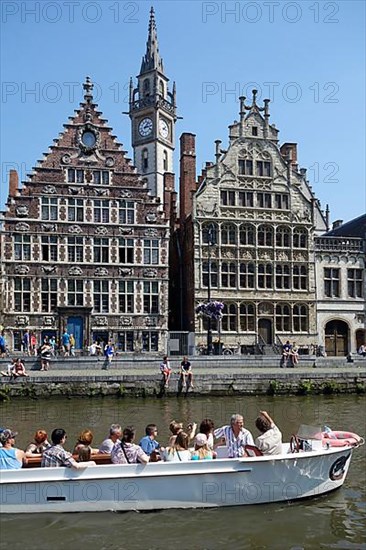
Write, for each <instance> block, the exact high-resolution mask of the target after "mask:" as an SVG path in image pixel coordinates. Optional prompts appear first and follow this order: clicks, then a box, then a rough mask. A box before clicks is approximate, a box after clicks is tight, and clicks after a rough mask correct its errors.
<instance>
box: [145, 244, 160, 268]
mask: <svg viewBox="0 0 366 550" xmlns="http://www.w3.org/2000/svg"><path fill="white" fill-rule="evenodd" d="M158 263H159V241H158V239H144V264H145V265H147V264H154V265H156V264H158Z"/></svg>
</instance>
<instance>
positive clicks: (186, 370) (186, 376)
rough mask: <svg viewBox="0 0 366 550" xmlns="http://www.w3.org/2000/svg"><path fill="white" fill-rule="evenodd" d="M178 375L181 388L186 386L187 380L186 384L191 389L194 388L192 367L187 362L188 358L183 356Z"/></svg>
mask: <svg viewBox="0 0 366 550" xmlns="http://www.w3.org/2000/svg"><path fill="white" fill-rule="evenodd" d="M180 375H181V377H182V382H183V387H185V386H186V384H187V380H188V384H189V386H190V387H191V388H194V386H193V373H192V365H191V363H190V362H189V361H188V357H186V356H184V357H183V361H182V362H181V364H180Z"/></svg>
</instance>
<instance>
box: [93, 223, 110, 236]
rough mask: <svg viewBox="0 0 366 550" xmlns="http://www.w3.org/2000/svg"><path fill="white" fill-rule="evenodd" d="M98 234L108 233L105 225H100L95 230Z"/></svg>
mask: <svg viewBox="0 0 366 550" xmlns="http://www.w3.org/2000/svg"><path fill="white" fill-rule="evenodd" d="M95 232H96V234H97V235H107V233H108V229H107V228H106V227H105V226H104V225H100V226H99V227H97V228H96V230H95Z"/></svg>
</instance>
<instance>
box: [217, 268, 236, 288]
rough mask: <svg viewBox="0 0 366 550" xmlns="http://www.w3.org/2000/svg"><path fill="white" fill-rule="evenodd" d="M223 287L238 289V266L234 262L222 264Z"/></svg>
mask: <svg viewBox="0 0 366 550" xmlns="http://www.w3.org/2000/svg"><path fill="white" fill-rule="evenodd" d="M221 286H222V287H224V288H236V264H234V262H230V263H228V262H223V263H222V264H221Z"/></svg>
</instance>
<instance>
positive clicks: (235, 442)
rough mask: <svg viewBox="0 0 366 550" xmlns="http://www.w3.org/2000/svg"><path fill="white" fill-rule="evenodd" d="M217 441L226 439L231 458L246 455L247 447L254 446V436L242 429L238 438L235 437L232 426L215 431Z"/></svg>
mask: <svg viewBox="0 0 366 550" xmlns="http://www.w3.org/2000/svg"><path fill="white" fill-rule="evenodd" d="M214 435H215V437H216V438H217V439H220V438H222V437H224V438H225V445H226V447H227V450H228V456H229V458H237V457H239V456H243V455H244V447H245V445H254V440H253V436H252V434H251V433H250V431H249V430H246V429H245V428H241V430H240V432H239V434H238V437H235V435H234V432H233V430H232V428H231V426H222V428H218V429H217V430H215V431H214Z"/></svg>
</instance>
